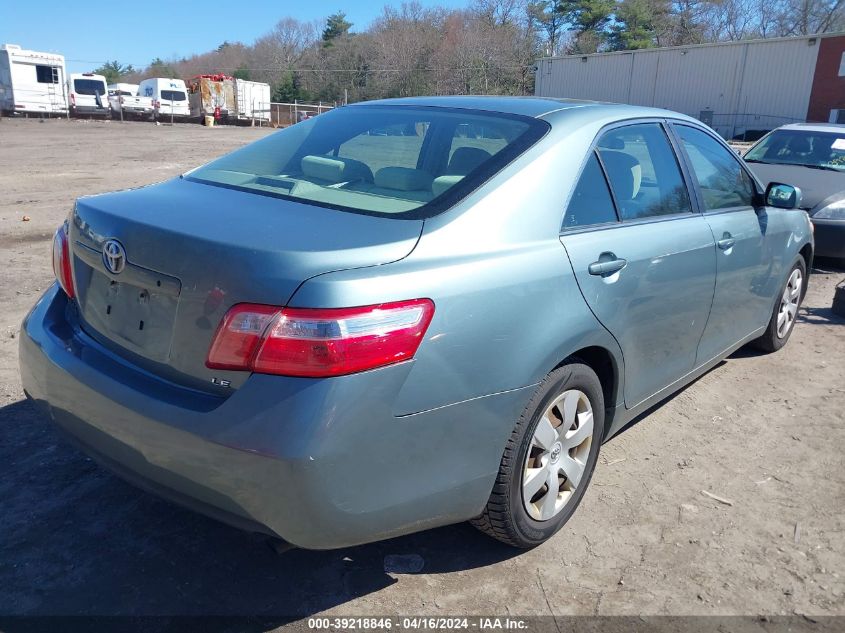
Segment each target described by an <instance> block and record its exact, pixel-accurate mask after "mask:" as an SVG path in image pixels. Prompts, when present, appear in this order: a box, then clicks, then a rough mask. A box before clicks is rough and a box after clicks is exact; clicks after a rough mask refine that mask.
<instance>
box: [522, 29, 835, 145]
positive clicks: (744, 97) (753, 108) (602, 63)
mask: <svg viewBox="0 0 845 633" xmlns="http://www.w3.org/2000/svg"><path fill="white" fill-rule="evenodd" d="M535 94H536V95H537V96H544V97H568V98H572V99H587V100H595V101H610V102H615V103H629V104H633V105H644V106H654V107H659V108H667V109H669V110H675V111H678V112H683V113H684V114H688V115H690V116H694V117H696V118H698V119H701V120H702V121H703V122H705V123H707V124H708V125H711V126H712V127H713V128H714V129H716V130H717V131H718V132H719V133H720V134H721V135H722V136H724V137H726V138H735V137H744V136H746V135H748V136H759V134H760V132H762V131H768V130H771V129H773V128H775V127H777V126H779V125H783V124H785V123H792V122H797V121H830V122H843V123H845V35H843V34H841V33H839V34H824V35H814V36H802V37H789V38H774V39H768V40H746V41H738V42H721V43H716V44H701V45H694V46H679V47H672V48H659V49H658V48H655V49H642V50H635V51H620V52H614V53H597V54H593V55H568V56H563V57H547V58H543V59H540V60H538V62H537V71H536V76H535Z"/></svg>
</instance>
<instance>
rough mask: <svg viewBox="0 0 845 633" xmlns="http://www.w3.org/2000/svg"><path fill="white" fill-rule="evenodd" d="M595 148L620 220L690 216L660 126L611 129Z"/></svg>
mask: <svg viewBox="0 0 845 633" xmlns="http://www.w3.org/2000/svg"><path fill="white" fill-rule="evenodd" d="M598 147H599V154H600V155H601V160H602V163H603V164H604V168H605V170H606V171H607V177H608V179H609V180H610V186H611V188H612V189H613V194H614V196H616V203H617V205H618V206H619V215H620V216H621V219H622V220H638V219H642V218H650V217H656V216H662V215H674V214H678V213H692V205H691V204H690V199H689V192H688V191H687V187H686V184H685V183H684V179H683V177H682V176H681V170H680V167H679V166H678V161H677V159H676V157H675V152H674V151H673V150H672V146H671V145H670V144H669V139H668V138H667V136H666V133H665V132H664V130H663V127H662V126H661V125H660V124H659V123H641V124H637V125H629V126H626V127H621V128H615V129H612V130H610V131H608V132H605V133H604V134H603V135H602V137H601V138H600V139H599V143H598Z"/></svg>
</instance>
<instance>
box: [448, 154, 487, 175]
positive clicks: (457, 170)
mask: <svg viewBox="0 0 845 633" xmlns="http://www.w3.org/2000/svg"><path fill="white" fill-rule="evenodd" d="M492 157H493V155H492V154H491V153H490V152H487V151H485V150H483V149H481V148H478V147H459V148H458V149H456V150H455V153H454V154H452V158H450V159H449V166H448V167H447V168H446V172H447V173H449V174H455V175H458V176H466V175H467V174H468V173H469V172H471V171H472V170H473V169H475V168H476V167H478V166H479V165H480V164H481V163H484V162H486V161H488V160H490V159H491V158H492Z"/></svg>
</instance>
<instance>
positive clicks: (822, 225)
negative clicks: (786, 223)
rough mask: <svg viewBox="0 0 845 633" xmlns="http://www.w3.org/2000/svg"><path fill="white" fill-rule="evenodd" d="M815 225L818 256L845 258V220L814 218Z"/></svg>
mask: <svg viewBox="0 0 845 633" xmlns="http://www.w3.org/2000/svg"><path fill="white" fill-rule="evenodd" d="M811 221H812V223H813V225H814V226H815V241H816V248H815V255H816V257H838V258H841V259H845V221H843V220H813V219H812V218H811Z"/></svg>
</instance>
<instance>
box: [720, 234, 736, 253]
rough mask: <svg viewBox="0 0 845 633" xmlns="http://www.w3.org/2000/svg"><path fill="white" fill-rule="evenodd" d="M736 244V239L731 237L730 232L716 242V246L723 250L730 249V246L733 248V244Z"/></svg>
mask: <svg viewBox="0 0 845 633" xmlns="http://www.w3.org/2000/svg"><path fill="white" fill-rule="evenodd" d="M734 244H736V240H735V239H734V238H733V237H731V234H730V233H725V234H724V235H723V236H722V239H720V240H719V241H718V242H716V246H718V247H719V248H720V249H722V250H723V251H726V250H728V249H729V248H733V245H734Z"/></svg>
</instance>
